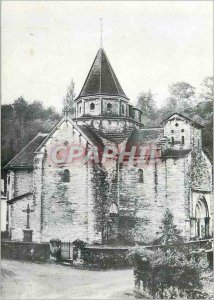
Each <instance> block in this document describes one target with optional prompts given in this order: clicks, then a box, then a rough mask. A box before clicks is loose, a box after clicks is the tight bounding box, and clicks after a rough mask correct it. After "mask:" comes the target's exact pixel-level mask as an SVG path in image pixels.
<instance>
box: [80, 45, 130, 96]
mask: <svg viewBox="0 0 214 300" xmlns="http://www.w3.org/2000/svg"><path fill="white" fill-rule="evenodd" d="M90 95H111V96H123V97H126V95H125V93H124V91H123V89H122V87H121V85H120V83H119V81H118V79H117V77H116V75H115V73H114V70H113V69H112V67H111V65H110V62H109V60H108V58H107V56H106V53H105V51H104V49H103V48H100V49H99V51H98V52H97V55H96V57H95V60H94V62H93V64H92V66H91V69H90V71H89V73H88V76H87V78H86V81H85V83H84V85H83V88H82V90H81V92H80V94H79V96H78V98H79V97H82V96H90ZM126 98H127V97H126Z"/></svg>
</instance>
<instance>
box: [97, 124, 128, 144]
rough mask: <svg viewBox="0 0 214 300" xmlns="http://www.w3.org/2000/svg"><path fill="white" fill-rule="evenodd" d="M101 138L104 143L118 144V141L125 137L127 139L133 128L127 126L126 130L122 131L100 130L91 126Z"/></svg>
mask: <svg viewBox="0 0 214 300" xmlns="http://www.w3.org/2000/svg"><path fill="white" fill-rule="evenodd" d="M92 130H93V131H94V132H95V133H96V134H97V135H98V136H99V137H100V138H101V139H102V141H103V142H104V143H109V142H110V143H111V142H112V143H114V144H117V145H119V144H120V143H122V142H123V141H125V139H127V137H129V136H130V134H131V132H132V130H133V128H127V129H126V130H123V131H122V132H119V133H118V132H102V131H100V130H98V129H95V128H93V129H92Z"/></svg>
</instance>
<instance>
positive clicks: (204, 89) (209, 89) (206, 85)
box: [200, 76, 214, 101]
mask: <svg viewBox="0 0 214 300" xmlns="http://www.w3.org/2000/svg"><path fill="white" fill-rule="evenodd" d="M213 88H214V84H213V77H212V76H207V77H205V78H204V80H203V82H202V84H201V93H200V98H201V99H202V100H205V101H209V100H211V101H213V100H214V90H213Z"/></svg>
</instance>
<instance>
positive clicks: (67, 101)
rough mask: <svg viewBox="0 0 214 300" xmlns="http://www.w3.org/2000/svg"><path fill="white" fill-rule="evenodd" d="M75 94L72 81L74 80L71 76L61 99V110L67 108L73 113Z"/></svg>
mask: <svg viewBox="0 0 214 300" xmlns="http://www.w3.org/2000/svg"><path fill="white" fill-rule="evenodd" d="M75 96H76V94H75V83H74V80H73V78H72V79H71V82H70V84H69V86H68V87H67V93H66V96H65V97H64V99H63V102H64V108H63V111H65V110H67V111H69V112H70V113H71V114H72V115H73V114H74V113H75V107H74V99H75Z"/></svg>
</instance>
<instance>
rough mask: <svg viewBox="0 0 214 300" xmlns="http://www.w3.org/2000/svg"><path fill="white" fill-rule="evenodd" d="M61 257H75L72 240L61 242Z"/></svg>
mask: <svg viewBox="0 0 214 300" xmlns="http://www.w3.org/2000/svg"><path fill="white" fill-rule="evenodd" d="M61 258H62V259H73V245H72V243H70V242H62V243H61Z"/></svg>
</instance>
